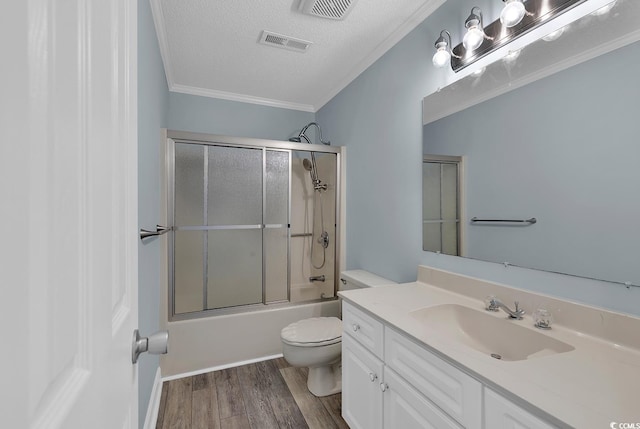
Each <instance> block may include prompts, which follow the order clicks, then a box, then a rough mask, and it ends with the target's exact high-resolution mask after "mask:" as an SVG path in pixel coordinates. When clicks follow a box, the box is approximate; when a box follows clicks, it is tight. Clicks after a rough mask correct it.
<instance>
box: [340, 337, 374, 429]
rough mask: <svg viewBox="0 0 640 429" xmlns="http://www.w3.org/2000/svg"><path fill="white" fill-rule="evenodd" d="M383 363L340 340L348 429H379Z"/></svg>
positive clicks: (348, 339) (350, 340)
mask: <svg viewBox="0 0 640 429" xmlns="http://www.w3.org/2000/svg"><path fill="white" fill-rule="evenodd" d="M381 379H382V361H380V360H379V359H378V358H376V357H375V356H374V355H373V354H371V353H370V352H369V351H367V350H366V349H365V348H364V347H362V346H361V345H359V344H358V343H357V341H356V340H354V339H353V338H351V337H350V336H349V335H343V336H342V417H343V418H344V420H345V421H346V422H347V424H348V425H349V427H350V428H351V429H382V390H381V389H380V383H381V382H382V380H381Z"/></svg>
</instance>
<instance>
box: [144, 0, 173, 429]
mask: <svg viewBox="0 0 640 429" xmlns="http://www.w3.org/2000/svg"><path fill="white" fill-rule="evenodd" d="M168 108H169V91H168V89H167V80H166V78H165V75H164V68H163V65H162V58H161V57H160V49H159V48H158V38H157V37H156V31H155V27H154V24H153V18H152V16H151V8H150V6H149V0H138V223H139V225H140V227H141V228H153V227H154V226H155V225H156V224H157V223H158V221H159V216H160V143H161V140H160V129H161V128H164V127H166V124H167V111H168ZM159 265H160V241H159V240H158V239H157V238H155V239H147V240H145V241H144V242H142V241H140V244H139V246H138V282H139V283H138V284H139V287H138V318H139V321H138V326H139V329H140V332H141V334H142V335H145V336H146V335H151V334H152V333H154V332H156V331H158V330H159V329H160V268H159ZM159 365H160V361H159V359H158V356H153V355H149V354H148V353H145V354H144V355H142V356H141V357H140V360H138V374H139V378H138V383H139V404H138V405H139V407H138V409H139V413H138V415H139V420H140V427H142V426H143V424H144V419H145V417H146V414H147V407H148V405H149V399H150V396H151V390H152V388H153V381H154V378H155V375H156V371H157V369H158V367H159Z"/></svg>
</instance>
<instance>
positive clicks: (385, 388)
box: [380, 383, 389, 392]
mask: <svg viewBox="0 0 640 429" xmlns="http://www.w3.org/2000/svg"><path fill="white" fill-rule="evenodd" d="M387 389H389V385H388V384H387V383H380V390H382V391H383V392H386V391H387Z"/></svg>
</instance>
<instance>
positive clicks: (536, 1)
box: [433, 0, 640, 77]
mask: <svg viewBox="0 0 640 429" xmlns="http://www.w3.org/2000/svg"><path fill="white" fill-rule="evenodd" d="M502 1H503V2H504V8H503V9H502V12H501V14H500V17H499V19H496V20H494V21H493V22H491V23H489V24H487V26H486V27H485V25H484V22H483V16H482V10H481V9H480V8H479V7H478V6H474V7H473V8H471V13H470V14H469V17H468V18H467V19H466V20H465V23H464V26H465V28H466V32H465V34H464V37H463V38H462V43H459V44H458V45H456V46H452V45H451V35H450V33H449V32H447V31H446V30H443V31H442V32H441V33H440V37H439V38H438V40H437V41H436V54H435V55H434V56H433V64H434V65H435V66H436V67H444V66H445V65H446V64H447V62H449V63H450V64H451V69H452V70H453V72H454V73H458V72H459V71H461V70H462V69H464V68H466V67H468V66H470V65H471V64H474V63H475V62H476V61H480V60H482V59H484V58H485V57H487V56H490V57H491V58H490V59H488V60H486V61H483V62H482V64H481V65H480V67H482V66H486V65H487V64H490V63H491V62H494V61H497V60H499V59H500V58H505V54H504V52H505V51H508V48H506V49H503V48H504V47H505V45H508V44H510V43H512V42H515V41H516V40H517V39H520V38H523V39H524V40H525V41H524V42H520V41H519V42H516V43H514V45H513V49H511V51H514V52H515V51H516V50H518V49H521V48H523V47H524V46H526V45H527V44H529V43H531V42H532V41H533V40H537V39H538V38H540V37H541V36H542V34H544V33H542V34H540V33H541V31H537V30H538V28H539V27H541V26H542V27H545V28H548V33H547V35H546V36H544V37H543V39H544V40H546V41H551V40H555V39H557V38H558V37H560V35H562V33H563V32H564V31H565V30H566V26H567V25H569V24H571V23H572V22H573V21H575V20H576V19H578V18H580V17H582V16H585V15H588V14H592V15H596V16H597V15H604V14H606V13H608V12H609V11H610V10H611V9H612V8H613V7H614V5H615V4H616V2H617V1H618V0H502ZM638 1H640V0H638ZM525 5H526V6H525ZM575 11H578V12H575ZM565 12H570V13H567V14H566V15H564V14H565ZM561 15H564V16H562V17H561ZM565 16H566V17H565ZM556 19H558V20H557V21H556ZM562 27H565V28H562ZM530 33H533V34H534V35H535V36H534V37H529V34H530ZM445 35H446V36H447V38H445V37H444V36H445ZM498 50H500V55H492V54H493V53H494V52H495V51H498ZM506 61H509V59H508V58H506ZM467 74H468V73H465V74H463V76H462V77H464V76H466V75H467Z"/></svg>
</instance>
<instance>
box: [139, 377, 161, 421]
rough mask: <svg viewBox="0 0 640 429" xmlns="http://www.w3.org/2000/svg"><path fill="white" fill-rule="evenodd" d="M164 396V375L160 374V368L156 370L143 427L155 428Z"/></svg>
mask: <svg viewBox="0 0 640 429" xmlns="http://www.w3.org/2000/svg"><path fill="white" fill-rule="evenodd" d="M161 397H162V377H161V376H160V368H158V370H157V371H156V377H155V379H154V380H153V388H152V389H151V398H149V406H148V407H147V416H146V417H145V418H144V426H143V429H154V428H155V427H156V422H157V421H158V411H159V410H160V398H161Z"/></svg>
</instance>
